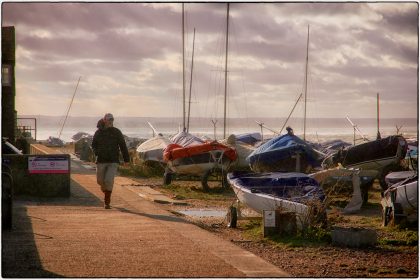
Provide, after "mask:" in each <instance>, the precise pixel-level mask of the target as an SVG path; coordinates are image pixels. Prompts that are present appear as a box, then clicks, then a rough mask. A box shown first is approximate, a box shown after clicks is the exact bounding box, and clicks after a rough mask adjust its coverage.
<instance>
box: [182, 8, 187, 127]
mask: <svg viewBox="0 0 420 280" xmlns="http://www.w3.org/2000/svg"><path fill="white" fill-rule="evenodd" d="M184 28H185V27H184V3H182V129H183V131H185V114H186V113H185V32H184Z"/></svg>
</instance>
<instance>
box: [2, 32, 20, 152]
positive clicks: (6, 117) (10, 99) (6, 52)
mask: <svg viewBox="0 0 420 280" xmlns="http://www.w3.org/2000/svg"><path fill="white" fill-rule="evenodd" d="M15 50H16V44H15V27H14V26H6V27H2V28H1V51H2V60H1V91H2V94H1V113H2V120H1V124H2V125H1V133H2V137H7V138H8V139H9V142H11V143H12V144H15V140H16V139H15V129H16V120H17V112H16V110H15V96H16V88H15V62H16V57H15Z"/></svg>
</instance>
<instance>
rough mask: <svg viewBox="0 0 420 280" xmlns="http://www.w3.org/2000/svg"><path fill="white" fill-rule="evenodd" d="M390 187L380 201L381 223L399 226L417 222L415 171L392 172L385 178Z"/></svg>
mask: <svg viewBox="0 0 420 280" xmlns="http://www.w3.org/2000/svg"><path fill="white" fill-rule="evenodd" d="M385 181H386V182H387V183H388V184H389V185H390V186H389V187H388V189H387V190H386V191H385V192H384V194H383V197H382V199H381V205H382V222H383V225H384V226H387V225H388V224H400V223H401V222H402V221H404V220H406V221H408V222H415V221H418V174H417V172H416V171H402V172H393V173H390V174H389V175H387V176H386V177H385Z"/></svg>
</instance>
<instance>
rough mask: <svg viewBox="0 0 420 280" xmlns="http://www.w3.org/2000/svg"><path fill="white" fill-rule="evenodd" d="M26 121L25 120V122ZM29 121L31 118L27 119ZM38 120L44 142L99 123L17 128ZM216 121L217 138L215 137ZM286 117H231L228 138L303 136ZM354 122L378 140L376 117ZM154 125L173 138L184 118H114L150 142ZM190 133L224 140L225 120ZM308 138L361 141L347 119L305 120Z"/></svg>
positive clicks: (390, 127)
mask: <svg viewBox="0 0 420 280" xmlns="http://www.w3.org/2000/svg"><path fill="white" fill-rule="evenodd" d="M22 118H24V119H22ZM27 118H29V119H27ZM33 118H36V126H37V132H36V139H37V140H45V139H48V137H50V136H52V137H58V136H59V132H60V131H61V129H62V133H61V136H60V138H61V139H62V140H64V141H66V142H70V141H72V136H73V135H75V134H76V133H78V132H85V133H88V134H91V135H93V134H94V132H95V131H96V124H97V121H98V120H99V119H100V117H82V116H69V117H68V118H67V120H66V123H65V125H64V127H63V122H64V117H60V116H47V115H36V116H35V115H19V116H18V125H26V126H31V127H33V126H34V120H33ZM212 120H213V121H217V122H216V137H214V131H215V127H214V126H213V123H212ZM285 120H286V118H266V117H265V118H254V117H249V118H228V119H227V125H226V135H225V137H227V136H229V135H230V134H241V133H250V132H260V133H261V127H260V126H259V125H258V124H257V122H259V123H263V124H264V126H266V127H268V128H270V129H273V130H275V131H277V132H280V130H281V128H282V127H283V131H281V133H282V134H283V133H285V129H284V127H286V126H291V127H292V128H293V129H294V132H295V134H296V135H297V136H299V137H301V136H302V135H303V133H304V132H303V126H304V124H303V118H291V119H290V120H289V121H288V123H287V125H285ZM351 121H352V122H353V123H354V124H355V125H356V126H357V128H358V129H359V130H360V131H361V132H362V134H363V135H364V136H366V137H367V138H369V139H372V140H373V139H375V138H376V135H377V120H376V118H351ZM148 122H149V123H151V124H152V125H153V127H154V128H155V129H156V130H157V132H159V133H162V134H163V135H165V136H170V135H173V134H175V133H177V132H178V131H179V130H181V129H182V126H183V125H182V123H183V119H182V118H170V117H118V116H115V122H114V125H115V127H118V128H119V129H121V131H122V132H123V134H125V135H127V136H128V137H132V138H141V139H148V138H151V137H153V134H154V132H153V130H152V129H151V127H150V126H149V125H148ZM379 128H380V132H381V135H382V136H384V137H385V136H388V135H393V134H396V132H397V128H400V130H399V133H400V134H402V135H403V136H405V137H407V138H417V137H418V119H417V118H383V119H380V121H379ZM189 131H190V132H191V133H192V134H194V135H197V136H207V137H210V138H216V139H219V140H220V139H223V138H224V137H223V136H224V135H223V119H222V118H217V119H216V120H214V119H211V118H191V119H190V127H189ZM262 132H263V135H264V137H273V136H274V135H275V133H273V132H272V131H270V130H268V129H266V128H263V130H262ZM305 135H306V139H308V140H310V141H318V142H320V141H327V140H332V139H341V140H343V141H348V142H350V141H351V142H352V141H353V139H354V137H355V136H356V138H360V133H358V132H357V131H356V134H355V130H354V129H353V126H352V125H351V123H350V122H349V121H348V120H347V119H346V118H308V119H307V121H306V131H305Z"/></svg>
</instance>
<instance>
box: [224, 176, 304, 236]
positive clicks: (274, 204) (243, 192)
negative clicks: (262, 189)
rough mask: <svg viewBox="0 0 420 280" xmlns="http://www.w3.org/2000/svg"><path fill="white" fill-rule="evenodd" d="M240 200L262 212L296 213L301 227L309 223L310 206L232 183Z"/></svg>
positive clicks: (297, 221) (298, 224) (297, 222)
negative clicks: (255, 191)
mask: <svg viewBox="0 0 420 280" xmlns="http://www.w3.org/2000/svg"><path fill="white" fill-rule="evenodd" d="M231 186H232V187H233V190H234V192H235V194H236V196H237V198H238V200H239V201H240V202H241V203H243V204H245V205H246V206H248V207H249V208H251V209H252V210H254V211H256V212H258V213H260V214H262V213H263V211H265V210H279V209H280V210H282V211H285V212H294V213H296V224H297V226H298V227H299V228H302V227H303V225H305V224H307V222H308V218H309V207H308V206H307V205H305V204H302V203H298V202H293V201H289V200H286V199H281V198H278V197H274V196H271V195H268V194H263V193H253V192H251V191H250V190H249V189H245V188H241V187H238V186H236V185H234V184H231Z"/></svg>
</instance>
